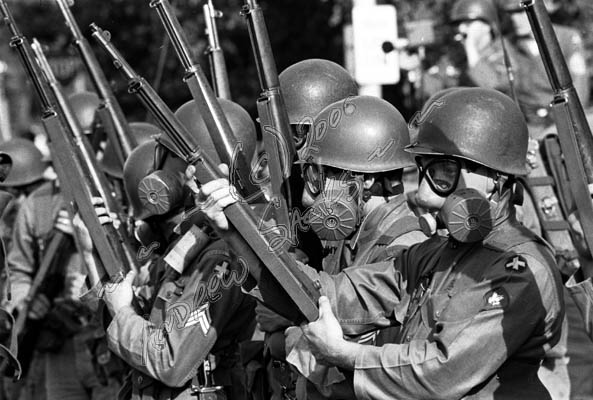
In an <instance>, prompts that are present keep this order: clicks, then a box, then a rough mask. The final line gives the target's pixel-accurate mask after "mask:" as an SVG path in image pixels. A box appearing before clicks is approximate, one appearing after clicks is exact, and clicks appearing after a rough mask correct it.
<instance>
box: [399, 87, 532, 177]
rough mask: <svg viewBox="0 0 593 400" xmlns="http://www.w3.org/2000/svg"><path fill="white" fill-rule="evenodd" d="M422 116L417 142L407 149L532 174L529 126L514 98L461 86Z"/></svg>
mask: <svg viewBox="0 0 593 400" xmlns="http://www.w3.org/2000/svg"><path fill="white" fill-rule="evenodd" d="M438 99H439V103H440V104H439V105H438V106H434V107H428V108H426V110H425V113H424V114H423V115H422V116H421V117H420V124H419V128H418V138H417V140H416V141H415V142H414V143H413V144H411V145H410V146H408V147H407V149H406V151H408V152H410V153H412V154H419V155H449V156H455V157H459V158H463V159H466V160H470V161H473V162H476V163H478V164H481V165H484V166H486V167H488V168H491V169H493V170H496V171H500V172H503V173H505V174H509V175H524V174H526V173H527V172H528V169H527V165H526V163H525V157H526V155H527V142H528V139H529V136H528V133H527V124H526V123H525V119H524V117H523V114H522V113H521V110H520V109H519V107H518V106H517V105H516V104H515V103H514V102H513V100H512V99H511V98H509V97H508V96H506V95H504V94H502V93H500V92H498V91H496V90H492V89H484V88H458V89H456V90H449V91H448V92H447V93H445V94H444V95H442V96H440V97H439V98H438Z"/></svg>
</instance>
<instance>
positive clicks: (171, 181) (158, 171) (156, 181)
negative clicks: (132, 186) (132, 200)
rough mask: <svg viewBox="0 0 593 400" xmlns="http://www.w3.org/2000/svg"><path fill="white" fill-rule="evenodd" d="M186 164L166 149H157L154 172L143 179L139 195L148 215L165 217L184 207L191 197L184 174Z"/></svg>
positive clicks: (159, 147)
mask: <svg viewBox="0 0 593 400" xmlns="http://www.w3.org/2000/svg"><path fill="white" fill-rule="evenodd" d="M185 168H186V164H185V162H184V161H183V160H181V159H180V158H178V157H175V156H173V155H172V154H171V153H170V152H169V151H168V150H167V149H166V148H165V147H163V146H162V145H158V146H156V147H155V154H154V168H153V170H154V172H152V173H150V174H149V175H147V176H145V177H144V178H142V180H141V181H140V183H139V184H138V195H139V198H140V202H141V203H142V207H143V208H144V209H145V210H146V211H147V212H148V215H164V214H167V213H169V212H171V211H172V210H175V209H177V208H180V207H181V206H183V203H184V200H185V199H186V198H187V195H189V190H188V189H187V187H186V186H185V184H184V181H183V177H182V174H183V172H184V171H185Z"/></svg>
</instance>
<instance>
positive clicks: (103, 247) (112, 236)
mask: <svg viewBox="0 0 593 400" xmlns="http://www.w3.org/2000/svg"><path fill="white" fill-rule="evenodd" d="M0 12H1V13H2V17H3V19H4V22H5V23H6V24H7V26H8V28H9V30H10V32H11V34H12V39H11V41H10V46H11V47H12V48H14V49H15V50H16V51H17V52H18V55H19V58H20V61H21V63H22V65H23V68H24V69H25V72H26V73H27V75H28V76H29V78H30V79H31V82H32V83H33V86H34V88H35V92H36V94H37V95H38V97H39V100H40V103H41V110H42V123H43V125H44V127H45V130H46V132H47V134H48V136H49V139H50V141H51V144H52V146H53V148H54V152H53V154H52V156H53V163H54V164H55V165H56V166H57V168H56V170H57V172H58V173H60V175H61V176H60V184H61V187H62V190H63V191H64V194H65V197H66V199H67V200H68V201H74V202H75V203H76V205H77V207H78V212H79V213H80V216H81V218H82V220H83V221H84V223H85V225H86V227H87V228H88V230H89V233H90V236H91V238H92V240H93V244H94V247H95V249H96V252H97V255H98V257H99V259H100V261H101V265H98V266H97V267H98V268H100V269H101V270H100V271H94V272H93V273H92V275H95V276H98V277H99V278H100V279H101V280H102V281H108V280H115V281H117V280H120V279H122V277H123V275H124V274H125V273H126V272H127V271H128V270H129V269H130V268H131V264H130V263H129V262H128V261H129V260H128V259H127V257H126V256H125V255H124V252H123V249H122V243H121V241H120V240H119V238H118V234H117V232H116V231H115V228H114V227H113V225H112V224H111V223H109V224H102V223H101V221H99V218H98V216H97V213H96V211H95V207H94V205H93V202H92V200H91V198H92V197H97V196H101V195H102V194H104V193H105V190H102V189H101V188H99V187H98V186H99V182H98V181H97V180H96V176H95V175H96V174H92V173H91V171H88V169H87V167H86V166H85V165H84V164H83V162H82V160H81V159H80V158H79V156H78V149H77V146H76V145H75V140H80V138H81V137H82V134H81V132H80V128H79V127H78V125H77V122H75V123H74V124H69V123H68V122H67V120H66V118H65V116H64V115H63V114H61V113H59V112H58V109H57V108H56V105H57V104H58V103H59V102H58V99H56V98H55V96H54V95H53V93H52V92H51V90H50V89H49V85H48V83H47V81H46V76H45V73H44V71H43V70H42V69H41V67H40V65H39V64H38V62H37V60H36V57H35V54H34V52H33V48H32V47H31V44H30V43H29V41H28V40H27V38H26V37H24V36H23V35H22V34H21V32H20V30H19V29H18V27H17V26H16V24H15V21H14V18H13V17H12V14H11V12H10V9H9V8H8V5H7V3H6V0H0ZM70 120H72V121H76V119H75V117H74V116H73V115H71V116H70ZM73 129H78V130H79V132H77V133H74V132H72V130H73ZM75 138H78V139H75ZM95 172H96V171H95ZM104 201H105V203H106V204H107V203H108V200H107V199H104Z"/></svg>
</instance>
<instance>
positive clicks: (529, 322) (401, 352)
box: [343, 255, 563, 399]
mask: <svg viewBox="0 0 593 400" xmlns="http://www.w3.org/2000/svg"><path fill="white" fill-rule="evenodd" d="M523 257H524V259H525V260H527V263H528V264H529V269H526V270H525V271H523V272H518V273H510V274H506V275H501V274H499V276H495V277H490V279H488V280H486V281H484V282H481V283H477V284H476V286H475V288H474V290H471V291H469V292H467V293H463V294H461V293H460V294H458V295H459V296H463V297H464V299H463V301H461V300H462V299H458V300H457V301H456V303H455V304H450V305H449V307H448V308H446V309H445V310H441V307H440V305H442V304H443V303H441V302H442V301H448V299H446V298H445V297H447V296H448V294H446V293H445V294H442V295H439V294H434V295H433V298H432V299H431V303H432V304H431V307H429V308H428V309H429V310H431V311H432V313H431V314H432V315H428V316H427V317H428V319H429V321H428V323H429V324H430V325H431V327H430V328H431V329H432V331H433V334H432V335H431V339H430V340H413V339H412V340H411V341H410V342H407V343H403V344H387V345H384V346H382V347H373V346H361V345H357V344H349V346H351V347H352V348H351V349H350V351H351V352H352V353H353V354H350V355H349V356H348V357H345V358H344V360H343V362H344V363H348V362H350V363H351V362H352V358H353V359H354V386H355V391H356V394H357V397H358V398H361V399H367V398H374V394H377V393H383V394H389V396H390V397H393V398H436V397H439V398H459V397H462V396H463V395H465V394H467V393H468V392H469V390H470V389H471V388H473V387H474V386H476V385H478V384H479V383H481V382H485V381H487V380H488V379H489V377H490V376H492V375H493V374H494V373H495V372H496V371H497V370H498V369H499V368H500V366H501V365H502V364H503V363H504V362H505V361H506V360H507V358H508V357H509V356H512V355H514V354H515V353H516V351H517V350H518V349H519V348H520V347H521V346H522V345H523V344H524V343H525V340H526V339H527V338H529V337H533V336H534V335H540V336H541V339H542V342H545V341H546V340H548V341H550V342H554V341H557V340H558V336H559V332H560V325H561V321H562V310H563V307H562V300H561V298H560V296H559V291H558V288H557V287H556V286H557V284H555V283H554V282H555V281H554V279H553V278H551V277H550V275H549V273H547V272H546V270H545V268H541V265H538V261H536V260H535V259H534V258H532V257H529V256H528V255H524V256H523ZM505 261H506V260H505ZM499 269H500V266H499ZM503 270H504V267H503ZM536 273H538V274H540V276H536ZM550 326H552V328H550ZM532 350H533V351H536V352H539V353H541V354H538V355H539V356H540V357H543V351H544V350H543V347H540V348H537V347H536V348H534V349H532ZM531 356H532V355H531ZM345 366H347V364H345Z"/></svg>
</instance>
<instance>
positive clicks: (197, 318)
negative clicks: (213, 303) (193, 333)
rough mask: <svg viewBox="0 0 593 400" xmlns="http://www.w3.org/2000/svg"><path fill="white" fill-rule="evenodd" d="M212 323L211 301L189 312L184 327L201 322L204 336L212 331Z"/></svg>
mask: <svg viewBox="0 0 593 400" xmlns="http://www.w3.org/2000/svg"><path fill="white" fill-rule="evenodd" d="M211 323H212V318H211V317H210V303H205V304H203V305H202V306H200V307H199V308H198V309H196V310H194V311H192V312H191V313H190V314H189V316H188V318H187V320H186V321H185V326H184V328H187V327H190V326H194V325H197V324H199V325H200V328H202V333H203V334H204V336H206V335H207V334H208V332H209V331H210V324H211Z"/></svg>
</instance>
